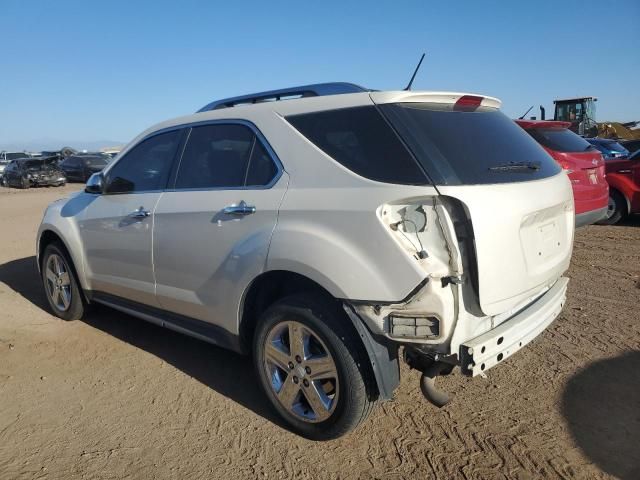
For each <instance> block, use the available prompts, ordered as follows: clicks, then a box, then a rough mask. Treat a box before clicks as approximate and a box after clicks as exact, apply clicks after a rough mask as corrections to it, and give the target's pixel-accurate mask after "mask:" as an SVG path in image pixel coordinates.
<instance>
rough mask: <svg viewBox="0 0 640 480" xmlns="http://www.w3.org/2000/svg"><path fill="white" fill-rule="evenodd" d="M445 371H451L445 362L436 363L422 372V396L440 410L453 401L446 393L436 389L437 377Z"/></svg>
mask: <svg viewBox="0 0 640 480" xmlns="http://www.w3.org/2000/svg"><path fill="white" fill-rule="evenodd" d="M445 369H446V370H450V369H451V365H449V364H446V363H444V362H434V363H433V364H431V366H430V367H428V368H427V369H426V370H425V371H423V372H422V377H421V378H420V390H422V395H424V398H426V399H427V400H428V401H429V402H430V403H432V404H433V405H435V406H436V407H438V408H442V407H444V406H445V405H446V404H447V403H449V400H451V399H450V397H449V395H448V394H447V393H446V392H443V391H442V390H438V388H437V387H436V377H437V376H438V375H441V374H442V372H443V371H444V370H445Z"/></svg>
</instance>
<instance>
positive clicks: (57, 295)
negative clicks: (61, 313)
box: [51, 287, 62, 308]
mask: <svg viewBox="0 0 640 480" xmlns="http://www.w3.org/2000/svg"><path fill="white" fill-rule="evenodd" d="M61 295H62V294H61V293H60V289H59V288H58V287H53V293H52V294H51V300H53V303H55V304H56V306H57V307H58V308H60V302H62V298H61V297H60V296H61Z"/></svg>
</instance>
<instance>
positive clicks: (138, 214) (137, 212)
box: [128, 207, 151, 218]
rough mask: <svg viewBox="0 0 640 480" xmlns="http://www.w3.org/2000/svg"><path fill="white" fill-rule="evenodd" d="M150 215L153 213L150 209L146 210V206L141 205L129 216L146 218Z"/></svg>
mask: <svg viewBox="0 0 640 480" xmlns="http://www.w3.org/2000/svg"><path fill="white" fill-rule="evenodd" d="M149 215H151V213H149V210H145V209H144V207H140V208H138V209H137V210H134V211H133V212H131V213H130V214H129V215H128V216H129V217H131V218H146V217H148V216H149Z"/></svg>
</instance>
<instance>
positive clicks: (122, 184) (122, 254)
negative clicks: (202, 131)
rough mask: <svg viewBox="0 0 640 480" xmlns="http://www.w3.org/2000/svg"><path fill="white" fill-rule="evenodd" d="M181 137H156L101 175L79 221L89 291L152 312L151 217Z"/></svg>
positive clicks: (174, 133) (175, 132) (170, 134)
mask: <svg viewBox="0 0 640 480" xmlns="http://www.w3.org/2000/svg"><path fill="white" fill-rule="evenodd" d="M181 136H182V132H181V131H180V130H173V131H169V132H164V133H161V134H158V135H154V136H152V137H150V138H147V139H145V140H143V141H142V142H140V143H139V144H137V145H136V146H134V147H133V148H132V149H130V150H129V152H127V153H126V154H125V155H124V156H123V157H121V158H120V159H119V160H118V162H117V163H115V164H114V165H113V166H112V167H110V168H109V169H108V170H107V171H106V172H105V174H104V185H105V187H104V193H103V194H102V195H97V196H96V198H95V200H93V201H92V202H91V203H90V204H89V206H88V207H87V209H86V211H85V215H84V217H83V219H82V220H81V221H80V235H81V236H82V240H83V244H84V247H85V258H86V275H87V278H88V279H89V281H90V283H91V290H93V291H94V292H97V293H98V294H100V293H102V294H105V293H106V294H109V295H114V296H117V297H121V298H126V299H128V300H132V301H134V302H138V303H142V304H146V305H150V306H155V305H156V303H157V302H156V299H155V281H154V275H153V263H152V231H153V213H154V210H155V207H156V204H157V203H158V199H159V198H160V196H161V195H162V191H163V190H164V188H165V187H166V184H167V179H168V178H169V173H170V171H171V167H172V163H173V160H174V157H175V155H176V152H177V150H178V145H179V144H180V140H181Z"/></svg>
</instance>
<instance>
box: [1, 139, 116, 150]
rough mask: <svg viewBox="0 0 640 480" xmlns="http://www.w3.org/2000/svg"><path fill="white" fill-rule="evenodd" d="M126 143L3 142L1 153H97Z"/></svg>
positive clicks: (93, 141)
mask: <svg viewBox="0 0 640 480" xmlns="http://www.w3.org/2000/svg"><path fill="white" fill-rule="evenodd" d="M125 144H126V142H122V141H118V140H88V141H87V140H64V139H63V140H60V139H53V138H42V139H37V140H29V141H24V142H1V143H0V151H1V150H6V151H14V152H22V151H25V150H26V151H27V152H40V151H42V150H60V149H61V148H62V147H71V148H74V149H76V150H88V151H96V150H100V149H101V148H105V147H118V146H124V145H125Z"/></svg>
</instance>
